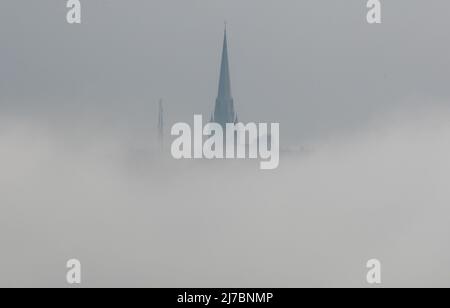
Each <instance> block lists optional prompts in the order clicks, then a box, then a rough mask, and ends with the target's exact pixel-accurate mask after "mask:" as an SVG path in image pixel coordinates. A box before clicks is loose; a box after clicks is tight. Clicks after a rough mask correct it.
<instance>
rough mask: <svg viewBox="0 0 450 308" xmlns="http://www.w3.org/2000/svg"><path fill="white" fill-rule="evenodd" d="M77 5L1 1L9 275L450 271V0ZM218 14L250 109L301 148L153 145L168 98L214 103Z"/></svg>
mask: <svg viewBox="0 0 450 308" xmlns="http://www.w3.org/2000/svg"><path fill="white" fill-rule="evenodd" d="M82 6H83V7H82V24H81V25H68V24H67V23H66V12H67V9H66V7H65V1H63V0H39V1H30V0H1V1H0V251H1V253H0V286H67V284H66V281H65V274H66V267H65V265H66V261H67V260H68V259H71V258H78V259H80V261H81V262H82V268H83V278H82V279H83V286H155V287H161V286H168V287H174V286H175V287H284V286H286V287H297V286H308V287H310V286H326V287H328V286H357V287H360V286H367V284H366V280H365V277H366V270H367V269H366V266H365V265H366V262H367V260H369V259H372V258H378V259H380V260H381V261H382V266H383V274H382V275H383V276H382V277H383V286H449V285H450V278H449V277H450V276H449V275H448V273H450V263H449V260H450V249H449V247H448V245H447V244H448V242H449V239H448V235H449V234H450V226H449V223H448V217H449V216H450V214H449V206H448V205H449V204H450V187H449V179H448V175H449V173H450V165H449V159H448V157H449V156H450V142H449V140H450V133H449V132H450V125H449V123H450V122H449V121H448V119H449V118H450V108H449V107H450V87H449V82H450V36H449V29H450V18H449V16H450V14H449V12H450V1H448V0H427V1H424V0H393V1H387V0H386V1H383V8H382V13H383V24H381V25H368V24H367V22H366V12H367V9H366V1H365V0H345V1H344V0H341V1H336V0H326V1H325V0H226V1H225V0H213V1H212V0H82ZM224 20H227V22H228V38H229V48H230V50H229V55H230V62H231V78H232V87H233V95H234V100H235V105H236V109H237V111H238V113H239V119H240V120H242V121H244V122H250V121H270V122H280V129H281V134H282V135H283V138H282V139H281V147H285V146H289V145H291V144H293V145H306V147H305V149H306V151H298V152H295V153H291V154H286V153H283V154H282V158H281V161H280V167H279V168H278V169H276V170H272V171H269V172H263V171H261V170H259V169H258V164H257V163H255V161H248V162H247V161H239V162H236V161H226V162H224V161H214V162H205V161H175V160H173V159H171V157H170V156H169V157H168V158H167V160H165V159H161V158H160V157H159V158H158V159H155V152H152V151H146V148H145V147H143V148H140V147H141V146H142V145H144V146H145V145H148V144H151V140H152V138H153V137H155V132H154V131H155V127H156V119H157V102H158V99H159V98H161V97H162V98H164V101H165V111H166V117H167V121H166V123H167V127H166V129H167V130H168V129H169V127H170V125H171V124H172V123H174V122H175V121H186V122H192V119H193V114H194V113H196V114H198V113H200V114H204V115H205V116H207V117H208V118H209V115H210V113H211V111H212V109H213V106H214V102H215V99H216V95H217V87H218V77H219V66H220V56H221V55H220V52H221V49H222V40H223V27H224ZM133 136H134V137H136V138H131V137H133ZM153 140H154V139H153ZM130 141H132V142H135V141H137V145H135V144H133V145H132V146H130V144H129V142H130ZM124 142H125V143H124ZM167 144H168V143H167ZM135 146H137V147H138V148H137V149H136V147H135ZM158 153H160V152H158ZM167 154H168V153H167ZM168 155H169V154H168Z"/></svg>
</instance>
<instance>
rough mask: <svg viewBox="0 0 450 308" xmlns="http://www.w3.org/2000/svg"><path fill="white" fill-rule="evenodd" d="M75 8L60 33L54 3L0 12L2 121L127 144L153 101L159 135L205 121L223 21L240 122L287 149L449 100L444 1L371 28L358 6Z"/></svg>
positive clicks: (117, 4)
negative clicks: (272, 127) (76, 129)
mask: <svg viewBox="0 0 450 308" xmlns="http://www.w3.org/2000/svg"><path fill="white" fill-rule="evenodd" d="M82 5H83V16H82V18H83V24H82V25H81V26H71V25H68V24H67V23H66V21H65V14H66V8H65V1H56V0H42V1H24V0H20V1H17V0H14V1H13V0H5V1H2V2H1V4H0V35H1V42H2V43H1V45H0V53H1V57H0V67H1V70H2V73H1V74H0V111H1V112H2V114H13V115H26V116H29V117H32V118H33V119H35V120H46V121H49V122H50V123H55V124H70V125H71V126H77V125H78V126H81V125H80V123H83V125H87V126H88V125H89V124H92V125H99V126H100V127H102V128H104V129H106V130H109V129H119V130H128V131H129V132H130V133H133V134H139V133H140V132H143V131H148V130H150V129H153V128H154V126H155V121H156V102H157V100H158V98H159V97H163V98H164V99H165V101H166V104H167V106H166V111H167V117H168V121H167V122H168V123H171V122H174V121H179V120H183V121H189V120H191V119H192V114H193V113H203V114H205V115H208V114H209V113H210V112H211V110H212V108H213V104H214V100H215V97H216V94H217V93H216V91H217V79H218V70H219V60H220V50H221V43H222V31H223V21H224V20H227V21H228V24H229V40H230V43H229V44H230V58H231V59H230V61H231V73H232V83H233V93H234V98H235V102H236V108H237V110H238V112H239V114H240V119H241V120H243V121H259V120H264V121H279V122H281V124H282V133H283V135H285V136H289V137H294V138H295V139H296V140H303V138H314V137H318V136H322V137H323V136H327V135H329V134H330V133H332V132H337V133H339V132H342V131H346V130H349V129H350V130H354V129H355V128H356V129H360V128H363V127H364V126H365V125H366V124H367V122H368V121H373V120H374V119H375V120H376V119H377V116H378V115H383V114H384V113H389V112H390V111H392V110H395V109H397V108H399V106H400V107H401V108H411V107H415V106H412V105H413V104H438V103H442V102H447V103H446V104H448V100H449V98H450V90H449V87H448V85H447V82H448V77H449V75H450V59H449V54H450V42H449V40H448V29H449V28H450V19H449V18H448V12H449V11H450V3H449V2H448V1H444V0H431V1H426V2H424V1H421V0H396V1H384V2H383V24H382V25H376V26H370V25H368V24H367V23H366V21H365V14H366V11H367V9H366V7H365V5H366V1H362V0H350V1H328V0H327V1H323V0H320V1H317V0H314V1H313V0H308V1H298V0H295V1H294V0H293V1H288V0H282V1H273V0H247V1H240V0H227V1H221V0H219V1H204V0H203V1H201V0H189V1H186V0H182V1H181V0H169V1H167V0H152V1H141V0H131V1H119V0H107V1H105V0H90V1H82ZM417 101H421V103H417ZM299 138H302V139H299Z"/></svg>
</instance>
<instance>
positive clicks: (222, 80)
mask: <svg viewBox="0 0 450 308" xmlns="http://www.w3.org/2000/svg"><path fill="white" fill-rule="evenodd" d="M213 118H214V122H216V123H219V124H221V125H222V126H225V124H227V123H234V121H235V119H236V113H235V111H234V102H233V97H232V95H231V79H230V65H229V59H228V39H227V28H226V24H225V30H224V38H223V49H222V61H221V65H220V77H219V91H218V94H217V99H216V105H215V109H214V116H213Z"/></svg>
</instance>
